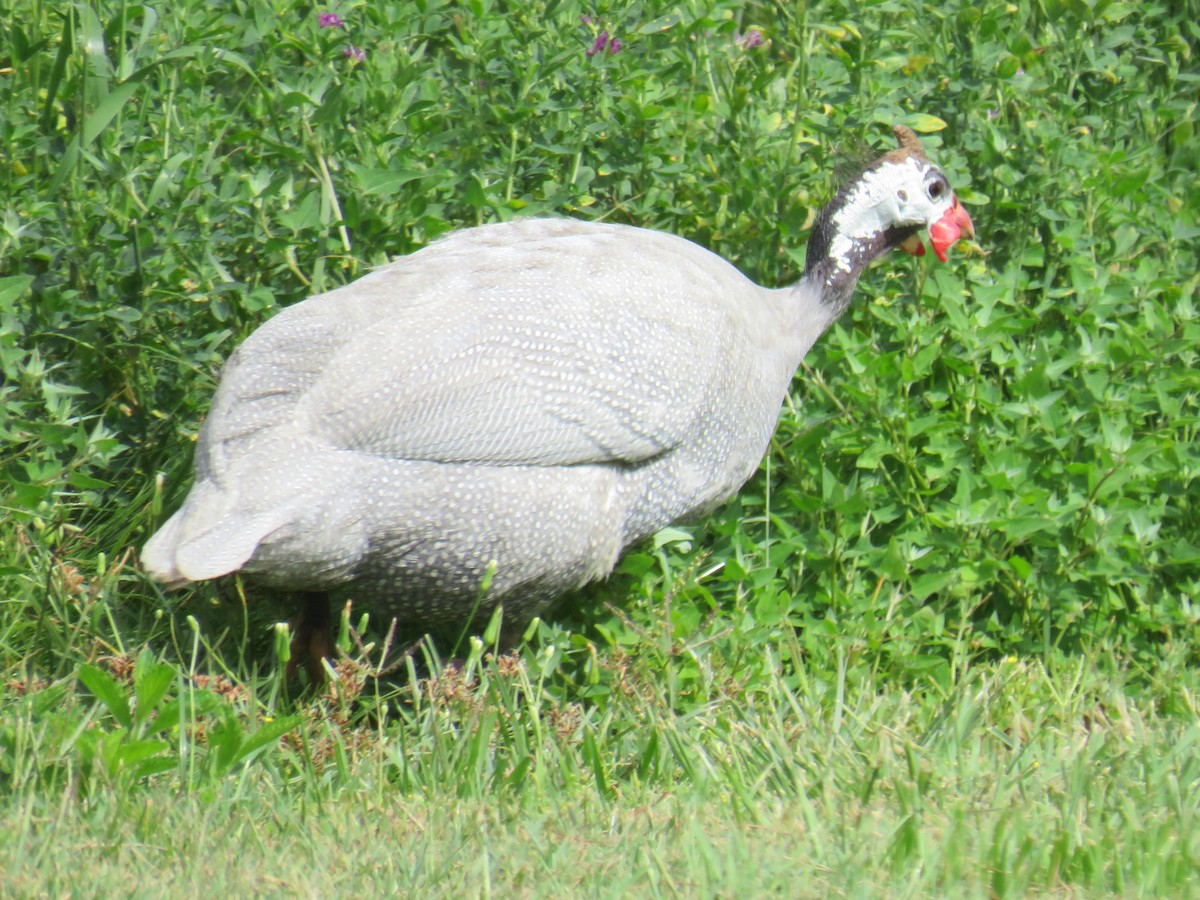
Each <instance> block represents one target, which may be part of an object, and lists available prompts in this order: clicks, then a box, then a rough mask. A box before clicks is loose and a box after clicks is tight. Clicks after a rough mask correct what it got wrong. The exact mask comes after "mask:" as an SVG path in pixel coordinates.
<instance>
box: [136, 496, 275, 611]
mask: <svg viewBox="0 0 1200 900" xmlns="http://www.w3.org/2000/svg"><path fill="white" fill-rule="evenodd" d="M286 518H287V514H286V512H284V511H276V512H275V513H274V514H272V513H270V512H260V513H257V514H255V513H249V514H247V512H246V511H244V510H242V509H239V504H238V503H237V502H236V498H235V497H231V496H230V495H229V493H227V492H225V491H222V490H221V489H220V488H219V487H218V486H217V485H216V484H214V483H213V482H211V481H202V482H198V483H197V484H196V486H195V487H194V488H193V489H192V492H191V493H190V494H189V495H188V498H187V500H186V501H185V503H184V505H183V507H182V508H181V509H180V510H179V511H178V512H177V513H175V515H173V516H171V518H170V519H168V520H167V522H166V523H165V524H164V525H163V526H162V528H160V529H159V530H158V531H157V532H155V533H154V535H153V537H151V538H150V540H149V541H147V542H146V546H145V547H143V548H142V568H144V569H145V570H146V572H147V573H149V575H150V576H151V577H152V578H154V579H155V580H156V581H161V582H162V583H163V584H165V585H166V586H167V587H171V588H175V587H180V586H182V585H184V584H187V583H188V582H191V581H203V580H205V579H208V578H216V577H218V576H220V575H228V574H229V573H230V572H236V571H237V570H238V569H240V568H242V567H243V566H244V565H245V564H246V562H247V561H248V560H249V559H250V558H251V557H252V556H253V555H254V551H255V550H256V549H258V545H259V543H260V542H261V541H262V540H263V539H264V538H266V537H267V536H268V535H269V534H271V532H272V531H274V530H275V529H277V528H278V527H279V526H280V525H282V524H284V521H286Z"/></svg>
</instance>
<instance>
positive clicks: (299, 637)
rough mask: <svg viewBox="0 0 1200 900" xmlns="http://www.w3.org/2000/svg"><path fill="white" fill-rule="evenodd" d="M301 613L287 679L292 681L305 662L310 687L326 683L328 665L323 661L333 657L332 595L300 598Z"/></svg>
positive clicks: (298, 618)
mask: <svg viewBox="0 0 1200 900" xmlns="http://www.w3.org/2000/svg"><path fill="white" fill-rule="evenodd" d="M300 600H301V607H300V614H299V615H298V616H297V617H296V619H295V632H294V634H293V635H292V645H291V646H292V658H291V659H290V660H288V664H287V669H286V672H285V677H286V678H287V680H288V681H291V679H292V676H294V675H295V674H296V666H297V665H299V663H300V660H301V659H303V660H304V668H305V671H307V672H308V681H309V684H324V682H325V666H324V665H322V660H324V659H332V658H333V637H332V632H333V615H332V612H331V611H330V605H329V594H327V593H325V592H324V591H312V592H305V593H303V594H301V595H300Z"/></svg>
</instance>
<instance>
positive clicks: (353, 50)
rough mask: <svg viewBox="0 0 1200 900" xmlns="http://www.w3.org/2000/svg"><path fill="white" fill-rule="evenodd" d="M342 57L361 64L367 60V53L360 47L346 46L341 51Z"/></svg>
mask: <svg viewBox="0 0 1200 900" xmlns="http://www.w3.org/2000/svg"><path fill="white" fill-rule="evenodd" d="M342 55H343V56H344V57H346V59H349V60H351V61H353V62H362V61H363V60H364V59H366V58H367V51H366V50H364V49H363V48H362V47H355V46H354V45H353V44H347V45H346V49H345V50H343V51H342Z"/></svg>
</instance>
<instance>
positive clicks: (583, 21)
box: [579, 16, 592, 25]
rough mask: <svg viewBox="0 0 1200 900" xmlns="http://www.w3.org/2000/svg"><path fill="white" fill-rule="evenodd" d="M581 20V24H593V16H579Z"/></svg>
mask: <svg viewBox="0 0 1200 900" xmlns="http://www.w3.org/2000/svg"><path fill="white" fill-rule="evenodd" d="M579 22H580V24H581V25H591V24H592V17H591V16H580V17H579Z"/></svg>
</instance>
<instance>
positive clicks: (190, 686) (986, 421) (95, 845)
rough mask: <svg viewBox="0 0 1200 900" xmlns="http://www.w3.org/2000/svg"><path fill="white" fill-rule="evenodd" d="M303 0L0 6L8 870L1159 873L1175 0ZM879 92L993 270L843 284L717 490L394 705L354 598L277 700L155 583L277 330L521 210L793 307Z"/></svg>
mask: <svg viewBox="0 0 1200 900" xmlns="http://www.w3.org/2000/svg"><path fill="white" fill-rule="evenodd" d="M331 9H332V10H333V11H335V12H337V13H338V15H339V16H340V17H341V19H342V20H343V21H344V23H345V26H344V27H338V28H321V27H320V26H319V21H318V13H319V12H321V11H323V10H324V8H317V7H310V6H307V5H304V4H291V3H284V2H270V0H263V2H249V0H246V2H237V0H234V2H231V3H227V4H223V5H218V6H216V7H214V6H212V5H210V4H202V3H199V2H193V0H181V2H178V3H175V4H171V5H169V6H162V7H159V6H148V5H144V4H139V3H132V2H125V3H121V2H93V3H68V4H48V3H43V2H38V0H34V2H33V3H24V4H20V5H17V4H13V3H12V2H11V0H0V28H2V29H4V39H3V40H0V132H2V133H3V137H4V140H3V141H2V142H0V197H3V199H4V203H3V204H0V368H2V371H3V376H4V377H3V383H2V385H0V534H2V538H3V539H2V540H0V579H2V583H3V586H4V591H3V593H2V595H0V665H2V666H3V670H4V678H3V686H2V687H0V707H2V714H0V868H3V870H4V871H5V872H6V873H7V878H8V883H9V885H10V889H11V891H12V892H13V893H15V894H17V895H30V896H32V895H43V894H64V893H79V894H89V893H100V892H102V891H103V892H105V893H107V892H109V891H112V890H126V891H129V892H131V893H134V894H138V895H142V894H146V895H152V896H153V895H162V894H194V893H199V892H201V891H211V890H214V889H215V890H219V889H223V888H229V889H236V890H253V891H255V892H257V893H265V894H273V893H278V894H296V893H301V894H317V893H334V892H337V893H341V892H345V891H347V890H348V889H349V888H348V887H347V886H348V885H351V884H352V885H354V887H355V889H357V887H358V885H359V884H362V885H364V886H365V887H367V888H368V889H370V888H372V887H378V888H382V889H385V890H390V891H396V890H403V891H405V892H416V891H422V892H424V893H430V894H435V895H437V894H446V895H450V894H453V895H455V896H458V895H462V894H487V895H490V894H493V893H505V894H514V893H515V894H519V895H532V896H542V895H561V894H563V893H571V894H594V895H602V896H615V895H626V894H631V893H632V894H637V895H643V894H644V895H654V896H657V895H681V894H682V895H693V896H708V895H714V894H719V895H750V894H758V893H766V892H774V893H785V894H789V895H792V894H802V895H814V896H816V895H819V896H827V895H829V894H831V893H841V894H851V895H867V896H877V895H880V894H885V895H889V896H891V895H899V896H904V895H910V896H926V895H929V894H931V893H933V894H948V895H955V896H959V895H964V896H976V895H978V896H983V895H986V896H1021V895H1025V894H1029V893H1044V892H1053V893H1067V894H1086V895H1091V894H1109V893H1116V894H1134V895H1161V894H1170V895H1178V894H1182V893H1188V892H1190V891H1191V890H1192V888H1191V885H1192V883H1194V880H1195V878H1196V876H1197V869H1198V868H1200V866H1198V864H1197V859H1198V854H1200V840H1198V836H1197V831H1196V828H1195V825H1194V822H1195V819H1196V815H1197V811H1198V804H1197V786H1196V783H1195V782H1196V779H1197V775H1198V774H1200V755H1198V754H1197V750H1196V739H1197V716H1196V702H1195V701H1196V696H1197V686H1198V680H1197V670H1196V664H1197V656H1196V649H1195V648H1196V646H1197V638H1198V637H1200V634H1198V630H1197V629H1198V624H1197V623H1198V617H1197V612H1196V605H1195V604H1196V598H1197V596H1198V594H1200V589H1198V588H1200V513H1198V511H1197V510H1198V507H1197V505H1196V502H1195V500H1194V497H1195V495H1196V491H1197V474H1198V472H1200V449H1198V448H1200V445H1198V443H1197V422H1200V415H1198V406H1200V375H1198V374H1197V372H1198V371H1200V364H1198V363H1200V361H1198V360H1197V348H1198V347H1200V319H1198V317H1197V309H1196V301H1195V294H1196V287H1197V283H1198V282H1200V275H1197V272H1198V271H1200V258H1198V256H1200V254H1198V253H1197V250H1196V246H1197V243H1196V239H1197V237H1198V236H1200V228H1198V226H1197V222H1198V220H1200V186H1198V184H1197V182H1196V177H1195V171H1196V170H1195V160H1196V159H1197V158H1200V141H1198V140H1197V138H1196V134H1195V118H1196V115H1195V114H1196V108H1197V102H1198V101H1200V67H1198V66H1197V63H1196V57H1195V47H1196V45H1197V38H1198V37H1200V33H1198V28H1197V25H1196V22H1197V21H1200V8H1197V7H1196V4H1195V3H1193V2H1187V3H1183V4H1179V3H1165V2H1151V3H1145V4H1137V5H1133V4H1122V3H1118V2H1106V0H1096V2H1085V0H1018V2H1014V3H1012V4H1006V5H1000V4H985V5H983V6H977V5H973V4H969V3H966V2H958V0H951V2H948V3H943V4H938V5H936V6H931V5H925V4H920V3H917V2H915V0H885V2H878V3H873V4H869V5H863V4H840V3H835V2H819V3H814V4H805V5H792V4H781V5H766V4H757V3H734V2H731V0H710V2H704V3H701V2H691V3H684V4H679V5H674V6H671V5H666V4H655V3H644V4H633V5H630V6H628V7H616V6H602V7H584V6H582V5H580V4H578V3H575V2H563V3H553V2H547V3H544V4H535V5H530V4H507V3H503V2H488V0H476V2H472V3H469V4H451V3H448V2H438V0H424V2H413V3H386V4H385V3H370V4H367V3H354V2H348V3H346V4H339V5H337V6H336V7H331ZM585 15H586V16H588V17H589V20H588V21H587V22H584V21H583V20H582V18H581V17H583V16H585ZM601 29H604V30H607V31H609V32H610V34H611V35H613V36H616V37H619V38H620V39H621V41H622V46H621V49H620V52H618V53H615V54H614V53H609V52H604V53H598V54H596V55H594V56H590V57H589V56H588V55H587V53H586V51H587V50H588V48H590V47H592V46H593V43H594V41H595V39H596V36H597V34H598V32H599V31H600V30H601ZM751 29H758V30H759V31H760V32H761V34H762V35H763V36H764V37H765V38H766V40H765V42H764V43H762V44H761V45H758V46H751V45H752V44H753V43H754V42H753V41H746V40H744V39H741V38H743V37H744V36H745V35H746V34H747V33H749V32H750V31H751ZM351 47H353V48H357V49H361V50H362V51H363V53H364V57H363V58H362V59H361V60H358V59H356V58H355V57H356V55H357V54H356V53H355V52H354V51H353V50H351V49H350V48H351ZM897 121H898V122H904V123H906V124H909V125H911V126H913V127H914V128H916V129H917V130H919V131H921V132H922V134H923V136H924V139H925V142H926V144H927V146H928V148H929V150H930V152H931V154H932V155H934V156H935V157H936V158H937V160H938V161H939V162H940V163H941V164H942V165H943V166H944V168H945V169H946V171H947V173H948V175H949V176H950V179H951V182H952V183H953V184H954V185H955V187H956V189H957V190H958V191H959V194H960V196H961V197H962V199H963V200H964V202H965V203H966V204H967V205H968V206H969V208H970V210H971V213H972V216H973V218H974V219H975V222H976V224H977V227H978V228H979V231H980V246H979V247H978V248H975V249H972V248H964V247H961V246H960V247H959V248H957V249H956V253H955V255H954V256H953V257H952V260H951V264H950V265H948V266H944V267H939V266H937V265H935V264H931V263H930V262H929V261H928V260H924V261H915V260H908V259H892V258H889V259H888V260H887V261H886V262H884V263H883V264H881V265H879V266H877V267H875V268H874V269H873V270H872V271H871V272H869V273H868V275H867V277H866V278H864V280H863V283H862V284H861V285H860V288H859V293H858V295H857V298H856V302H855V304H854V307H853V309H852V310H851V312H850V313H848V314H847V316H846V317H845V318H844V319H843V320H842V321H841V322H839V323H838V325H837V326H835V328H834V329H832V330H831V331H830V332H829V333H828V334H827V335H826V336H825V337H824V338H823V339H822V341H821V342H820V343H819V344H818V346H817V347H816V348H815V349H814V351H813V352H812V353H811V354H810V355H809V357H808V358H807V359H806V361H805V364H804V366H803V367H802V370H801V372H800V373H798V377H797V380H796V382H795V384H794V390H793V394H792V398H791V399H790V401H789V403H788V404H787V405H786V406H785V408H784V410H783V412H782V415H781V419H780V427H779V430H778V432H777V435H776V439H775V441H774V442H773V445H772V448H771V450H770V452H769V454H768V457H767V458H766V460H765V461H764V465H763V468H762V471H761V472H760V473H759V475H758V476H757V477H756V478H755V479H754V480H753V481H752V482H751V483H750V484H749V485H747V487H746V488H745V490H744V491H743V492H742V493H741V494H740V496H739V497H738V498H737V499H736V500H735V501H734V502H732V503H731V504H729V505H728V506H727V507H726V508H724V509H723V510H721V511H719V512H717V513H716V514H714V516H713V517H712V518H711V519H710V520H709V521H707V522H705V523H702V524H700V525H697V526H693V527H688V528H676V529H670V530H668V531H666V532H663V533H662V534H660V535H659V536H658V538H657V539H655V540H654V541H652V542H650V543H649V544H648V545H647V546H645V547H641V548H636V549H635V550H634V551H633V552H631V553H630V554H629V555H627V556H626V558H625V559H624V560H623V562H622V564H621V566H620V569H619V571H618V573H617V574H615V575H614V577H613V578H612V579H610V580H609V581H608V582H607V583H605V584H604V585H599V586H595V587H593V588H590V589H588V590H587V591H585V592H583V594H582V595H581V596H580V597H576V598H572V599H571V600H570V601H569V602H568V603H567V604H565V605H564V607H563V608H562V609H560V610H559V611H558V612H557V613H556V614H555V615H554V616H551V617H550V618H549V620H548V621H547V622H543V623H540V624H539V625H538V627H537V628H535V629H533V631H532V632H531V634H530V635H529V639H528V641H527V642H526V643H525V644H524V645H522V647H521V648H519V650H518V653H517V655H516V656H515V657H507V656H500V657H496V656H495V655H493V654H491V653H490V652H488V648H489V642H488V641H487V639H486V638H487V636H486V635H485V636H484V640H482V641H476V642H474V643H471V644H470V645H469V646H468V647H467V650H468V660H469V662H468V665H469V672H468V674H466V675H456V674H454V673H453V672H442V673H441V674H440V675H439V676H438V677H437V678H435V679H433V680H432V681H431V682H424V683H422V684H416V682H417V679H416V677H415V673H412V672H410V673H408V677H405V673H403V672H401V673H400V674H399V675H398V676H397V677H396V678H394V679H392V680H390V681H383V682H375V681H374V680H372V679H370V678H369V677H368V673H369V671H370V670H371V667H372V666H374V665H377V664H378V663H379V661H380V657H381V654H382V652H383V648H382V647H381V641H382V639H383V635H382V633H381V632H380V630H379V629H378V627H376V625H375V624H373V623H370V622H368V623H366V625H365V626H364V627H363V628H362V629H360V630H361V631H362V632H363V633H364V635H365V640H366V642H367V643H366V646H365V647H363V648H361V649H356V648H355V647H354V644H353V641H351V640H350V638H349V637H348V636H344V637H343V639H342V641H343V646H344V647H346V648H347V649H348V650H350V651H351V653H350V655H351V657H352V659H351V660H349V661H347V662H345V663H343V665H342V667H341V670H340V676H339V679H338V680H337V681H335V682H334V683H333V686H332V687H331V688H330V690H329V691H328V692H327V694H326V695H325V696H322V697H308V698H301V699H300V700H299V701H297V700H296V699H295V698H293V697H290V696H289V695H288V692H287V690H286V686H285V685H284V684H283V683H282V682H281V678H280V676H279V674H278V668H277V666H276V665H275V661H276V659H277V656H278V651H275V652H274V653H273V648H274V646H275V642H276V640H277V635H276V632H275V630H274V622H275V621H276V620H278V619H280V618H284V617H286V615H287V608H286V606H283V605H280V604H279V602H278V601H277V600H274V599H272V598H270V597H268V596H264V595H263V594H262V593H261V592H259V591H256V589H255V588H254V586H253V585H242V584H241V583H240V582H237V581H236V580H232V581H230V582H229V583H225V584H220V585H203V586H198V587H197V588H195V589H194V590H191V591H188V592H184V593H182V594H179V595H168V594H164V593H163V592H161V590H159V589H158V588H157V587H155V586H154V585H152V584H150V583H149V582H148V581H147V579H146V578H145V577H144V576H143V575H142V574H141V573H140V572H139V571H138V570H137V566H136V562H135V554H134V552H133V551H134V550H135V548H137V547H138V546H140V544H141V543H142V542H143V541H144V539H145V538H146V536H147V535H148V533H149V532H150V530H151V529H152V528H153V527H155V525H157V524H158V523H160V522H161V521H162V520H163V517H164V514H165V513H166V512H169V511H170V510H172V509H173V508H174V506H175V505H176V504H177V503H178V502H179V501H180V500H181V499H182V496H183V493H184V492H185V491H186V489H187V486H188V483H189V478H190V456H191V451H190V448H191V446H192V442H193V441H194V439H195V436H196V433H197V430H198V427H199V423H200V422H201V421H202V417H203V414H204V411H205V409H206V407H207V403H208V400H209V397H210V396H211V392H212V388H213V385H214V383H215V378H216V374H217V372H218V371H219V365H220V362H221V361H222V360H223V359H224V358H225V357H227V356H228V354H229V353H230V352H231V351H232V348H233V347H235V346H236V345H237V343H238V341H239V340H240V339H241V338H242V337H243V336H244V335H246V334H248V333H249V332H250V331H251V330H252V329H253V328H254V327H256V325H257V324H259V323H260V322H261V321H263V320H264V319H265V318H267V317H269V316H270V315H271V314H272V313H273V312H274V311H276V310H277V309H278V308H280V307H282V306H284V305H287V304H288V303H291V302H295V301H297V300H299V299H302V298H303V297H304V296H306V295H308V294H311V293H313V292H315V291H319V290H324V289H327V288H330V287H332V286H335V285H338V284H342V283H345V282H346V281H349V280H351V279H352V278H354V277H356V276H357V275H359V274H361V273H362V272H364V271H365V270H366V268H367V267H369V266H371V265H374V264H377V263H379V262H381V261H383V260H385V259H387V258H389V257H390V256H393V255H397V254H401V253H406V252H409V251H411V250H413V249H415V248H417V247H419V246H422V245H424V244H425V243H427V242H428V241H430V240H432V239H433V238H435V237H436V236H438V235H439V234H442V233H444V232H445V231H447V230H450V229H452V228H455V227H458V226H462V225H469V224H474V223H476V222H484V221H495V220H498V219H505V218H509V217H512V216H516V215H528V214H536V213H555V214H567V215H573V216H577V217H581V218H595V219H599V218H603V219H607V220H610V221H621V222H631V223H636V224H639V225H645V226H650V227H656V228H662V229H665V230H668V231H671V232H674V233H677V234H681V235H684V236H686V237H689V238H691V239H693V240H696V241H698V242H699V243H701V244H703V245H705V246H708V247H710V248H712V249H713V250H714V251H716V252H719V253H721V254H722V255H723V256H725V257H727V258H729V259H731V260H732V261H734V262H736V263H737V264H738V265H739V266H740V267H741V268H742V269H743V270H744V271H746V272H747V273H748V274H749V275H751V276H752V277H754V278H755V279H757V280H758V281H760V282H761V283H766V284H784V283H787V282H789V281H791V280H794V279H795V278H796V277H797V276H798V270H799V268H800V266H801V265H802V260H803V249H804V248H803V244H804V241H805V239H806V233H807V232H806V229H807V227H808V224H809V223H810V221H811V217H812V215H813V214H814V212H815V210H816V209H817V208H818V207H819V205H820V203H821V202H822V201H823V200H824V199H826V198H827V197H828V196H830V194H831V193H832V191H833V190H834V188H835V185H836V183H837V180H838V177H839V175H838V173H839V171H841V170H844V169H845V168H846V166H847V165H852V162H853V159H854V158H856V157H858V156H859V155H861V154H860V153H859V150H860V148H865V147H868V146H870V147H879V146H881V145H882V144H883V143H884V142H885V140H886V135H887V132H888V126H890V124H891V123H892V122H897ZM868 155H869V153H868ZM354 618H355V619H357V615H355V617H354ZM347 624H349V620H347ZM355 624H356V625H358V624H359V623H358V622H357V621H356V622H355ZM433 669H434V671H438V670H439V669H438V666H437V665H436V662H435V663H434V665H433Z"/></svg>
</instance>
